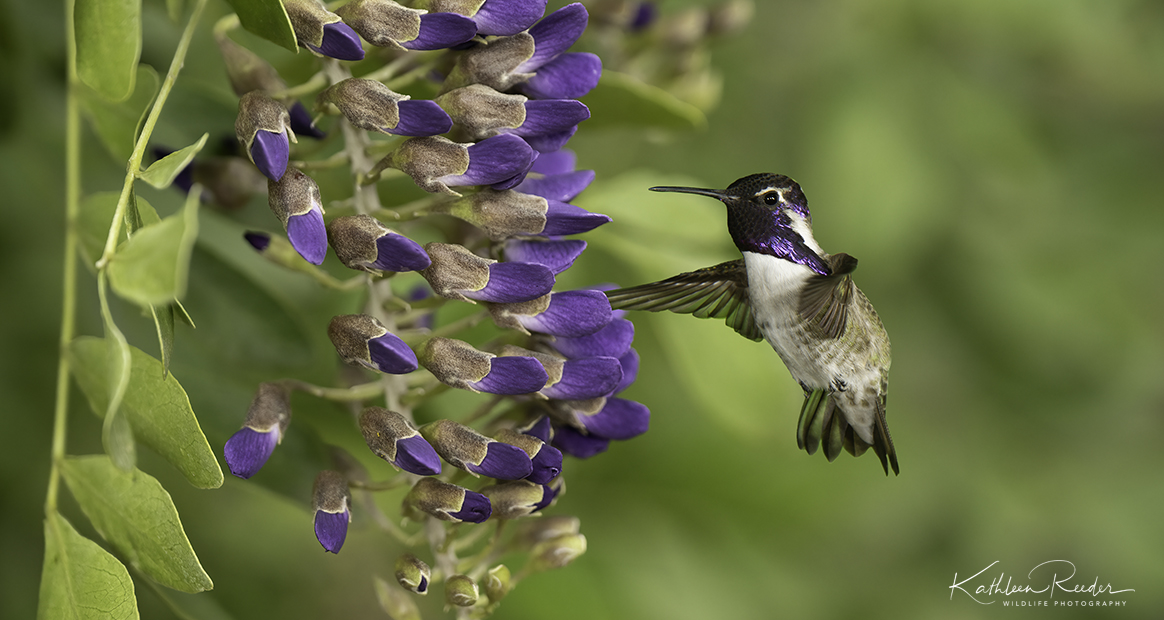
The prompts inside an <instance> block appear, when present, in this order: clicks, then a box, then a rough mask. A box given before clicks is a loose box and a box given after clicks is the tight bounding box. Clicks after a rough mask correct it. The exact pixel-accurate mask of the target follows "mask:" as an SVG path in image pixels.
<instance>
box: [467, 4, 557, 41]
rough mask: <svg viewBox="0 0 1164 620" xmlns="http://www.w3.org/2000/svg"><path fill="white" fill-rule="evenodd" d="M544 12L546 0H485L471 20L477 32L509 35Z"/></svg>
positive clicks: (527, 25)
mask: <svg viewBox="0 0 1164 620" xmlns="http://www.w3.org/2000/svg"><path fill="white" fill-rule="evenodd" d="M545 12H546V0H486V2H485V4H483V5H481V8H480V9H478V10H477V14H476V15H474V16H473V21H475V22H477V32H479V33H480V34H487V35H502V36H510V35H514V34H517V33H519V32H521V31H522V30H525V29H526V28H529V27H530V26H532V25H533V23H534V22H536V21H537V20H538V18H540V17H541V16H542V15H544V14H545Z"/></svg>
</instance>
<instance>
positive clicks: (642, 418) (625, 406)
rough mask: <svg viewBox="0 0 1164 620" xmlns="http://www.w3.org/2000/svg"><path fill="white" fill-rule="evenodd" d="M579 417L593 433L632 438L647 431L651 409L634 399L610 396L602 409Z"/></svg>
mask: <svg viewBox="0 0 1164 620" xmlns="http://www.w3.org/2000/svg"><path fill="white" fill-rule="evenodd" d="M578 417H580V418H581V419H582V425H583V426H585V427H586V430H587V431H588V432H589V433H590V434H591V435H595V436H598V437H605V438H607V439H630V438H631V437H638V436H639V435H642V434H643V433H645V432H647V427H648V426H649V425H650V422H651V410H650V409H647V406H646V405H644V404H642V403H636V402H635V401H633V400H626V399H625V398H608V399H606V406H605V407H603V408H602V411H599V412H598V413H596V414H594V415H580V416H578Z"/></svg>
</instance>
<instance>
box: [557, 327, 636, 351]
mask: <svg viewBox="0 0 1164 620" xmlns="http://www.w3.org/2000/svg"><path fill="white" fill-rule="evenodd" d="M634 337H635V326H634V324H633V323H631V322H630V321H628V320H627V319H612V320H611V321H610V322H609V323H607V324H606V326H605V327H603V328H602V329H600V330H598V331H596V332H594V333H593V334H590V335H588V336H578V337H573V338H567V337H559V338H556V339H554V342H553V346H554V348H555V349H557V350H558V352H560V353H561V354H562V355H565V356H566V357H568V358H570V359H575V358H581V357H597V356H602V355H605V356H610V357H615V358H618V357H622V356H623V355H625V354H626V352H627V351H628V350H630V346H631V343H632V342H633V341H634Z"/></svg>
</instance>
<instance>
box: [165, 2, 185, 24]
mask: <svg viewBox="0 0 1164 620" xmlns="http://www.w3.org/2000/svg"><path fill="white" fill-rule="evenodd" d="M182 4H183V2H182V0H166V15H168V16H169V17H170V21H172V22H175V23H176V22H178V21H180V20H181V19H182Z"/></svg>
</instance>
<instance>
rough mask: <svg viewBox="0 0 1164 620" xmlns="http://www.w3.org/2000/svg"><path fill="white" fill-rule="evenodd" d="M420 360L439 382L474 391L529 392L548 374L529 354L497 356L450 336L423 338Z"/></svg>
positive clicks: (544, 380)
mask: <svg viewBox="0 0 1164 620" xmlns="http://www.w3.org/2000/svg"><path fill="white" fill-rule="evenodd" d="M419 361H420V364H421V365H423V366H424V367H425V368H426V369H428V371H429V372H431V373H432V374H433V376H434V377H436V378H437V380H439V381H440V382H442V383H445V384H447V385H450V386H452V387H455V388H460V389H463V390H470V391H473V392H487V393H489V394H503V395H516V394H531V393H533V392H536V391H538V390H540V389H542V388H543V387H545V384H546V381H547V380H548V378H549V377H548V375H547V374H546V369H545V368H544V367H543V366H542V364H541V362H539V361H538V360H536V359H534V358H532V357H519V356H517V357H498V356H496V355H494V354H492V353H486V352H484V351H478V350H477V349H475V348H473V346H472V345H470V344H469V343H467V342H464V341H461V340H453V339H451V338H432V339H430V340H428V341H427V342H425V343H424V347H423V348H422V349H421V351H420V355H419ZM438 452H439V450H438Z"/></svg>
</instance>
